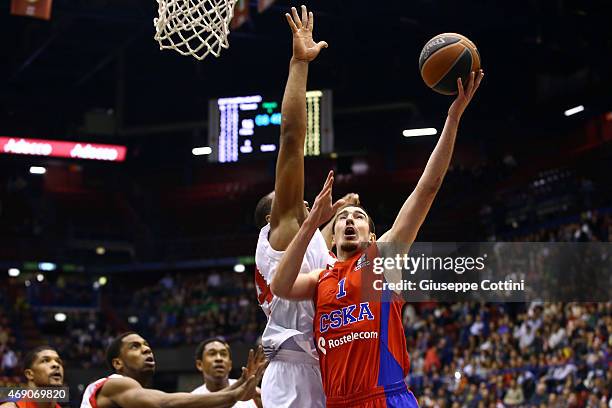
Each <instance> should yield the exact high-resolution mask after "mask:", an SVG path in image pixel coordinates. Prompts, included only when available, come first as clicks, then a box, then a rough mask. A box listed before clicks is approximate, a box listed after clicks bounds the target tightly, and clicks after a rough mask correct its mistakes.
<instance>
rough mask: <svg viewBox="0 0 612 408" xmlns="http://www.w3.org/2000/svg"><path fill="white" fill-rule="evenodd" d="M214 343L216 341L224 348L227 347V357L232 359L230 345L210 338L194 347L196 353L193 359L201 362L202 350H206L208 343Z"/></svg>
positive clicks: (215, 338)
mask: <svg viewBox="0 0 612 408" xmlns="http://www.w3.org/2000/svg"><path fill="white" fill-rule="evenodd" d="M215 341H218V342H219V343H221V344H223V345H224V346H225V347H227V351H228V352H229V356H230V358H232V349H231V348H230V345H229V343H228V342H227V341H225V340H223V339H222V338H220V337H211V338H209V339H206V340H204V341H202V342H200V344H198V347H196V351H195V359H196V360H202V353H204V348H206V345H207V344H209V343H213V342H215Z"/></svg>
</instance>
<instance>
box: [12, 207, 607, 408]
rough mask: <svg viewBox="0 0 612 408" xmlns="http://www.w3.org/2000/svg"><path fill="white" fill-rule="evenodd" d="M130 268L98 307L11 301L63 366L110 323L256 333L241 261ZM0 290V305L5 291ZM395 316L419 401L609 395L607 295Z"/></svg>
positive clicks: (596, 401) (251, 290) (594, 216)
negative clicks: (183, 268)
mask: <svg viewBox="0 0 612 408" xmlns="http://www.w3.org/2000/svg"><path fill="white" fill-rule="evenodd" d="M611 225H612V224H611V222H610V216H609V215H608V214H602V213H597V212H585V213H583V214H581V215H580V217H579V219H578V220H573V221H572V222H570V223H567V224H562V225H559V226H557V227H555V228H552V229H542V230H537V231H535V232H529V233H528V234H525V235H522V236H519V237H517V238H516V240H519V241H527V240H531V241H533V240H539V241H574V242H589V241H591V242H593V241H595V242H596V241H609V240H610V236H611V233H612V228H611ZM130 279H131V280H133V277H130V276H122V275H120V274H119V275H113V276H111V277H110V278H109V283H108V284H107V285H106V286H104V287H100V286H98V287H97V288H96V289H95V290H96V291H98V292H99V293H100V297H99V303H97V306H96V307H84V308H80V309H74V310H72V311H67V312H66V314H67V315H68V318H67V319H66V321H65V322H57V321H55V318H54V312H53V308H51V309H46V308H43V309H37V308H35V307H34V306H35V305H33V304H30V305H24V304H23V300H21V301H20V302H18V303H19V304H21V307H30V308H32V311H33V313H32V316H33V318H34V319H35V323H36V326H37V327H38V328H39V329H40V330H41V335H42V339H43V340H44V341H47V342H49V343H50V344H52V345H54V346H56V347H57V348H58V350H59V352H60V354H61V355H62V357H63V358H64V359H65V361H66V362H67V363H68V364H69V365H72V366H79V367H84V368H86V367H102V366H103V365H104V358H103V351H104V349H105V348H106V346H107V345H108V343H109V341H110V339H111V338H112V337H113V335H115V334H117V332H118V331H124V330H135V331H138V332H139V333H142V334H143V335H144V336H145V337H146V338H147V339H148V340H149V341H150V342H151V344H152V345H153V346H154V347H174V346H179V345H193V344H195V343H197V342H199V341H201V339H203V338H207V337H210V336H222V337H225V338H227V339H228V341H229V342H230V343H231V342H232V341H233V340H238V339H240V340H241V341H243V342H246V343H247V344H255V343H256V342H257V341H258V338H259V336H260V335H261V332H262V330H263V328H264V326H265V316H264V315H263V313H262V312H261V311H260V310H259V308H258V306H257V301H256V297H255V295H254V294H255V287H254V284H253V280H252V271H251V273H249V270H248V269H247V272H246V273H242V274H239V273H235V272H230V271H222V270H208V271H200V272H184V273H175V274H166V275H165V276H159V277H158V278H155V279H154V280H149V281H148V282H149V283H146V284H142V285H141V286H140V288H138V289H136V290H134V287H133V285H132V286H130V285H129V284H126V283H127V281H128V280H130ZM36 285H38V286H36ZM45 287H46V288H54V285H50V284H49V283H48V282H45V283H40V284H39V283H37V282H34V283H32V286H31V287H29V288H27V290H29V291H30V294H32V293H37V294H38V295H37V297H39V298H40V299H47V300H46V301H45V302H46V303H45V302H43V303H44V305H43V306H46V307H49V306H51V307H52V306H53V302H54V301H53V299H54V298H53V296H47V297H45V296H42V295H41V293H43V292H44V290H43V289H44V288H45ZM71 287H73V288H77V289H78V293H81V292H82V291H83V286H82V285H80V286H79V285H77V284H75V283H74V282H72V281H71V282H69V284H65V285H63V289H62V290H67V288H71ZM23 290H24V291H26V288H24V289H23ZM92 290H93V289H92ZM41 296H42V297H41ZM61 298H62V299H63V298H64V295H62V296H61ZM93 298H96V297H92V299H93ZM2 299H3V302H4V303H3V307H4V306H6V308H5V310H9V311H10V306H11V305H10V304H9V303H8V300H7V299H8V297H7V293H6V291H3V297H2ZM39 306H40V305H39ZM64 306H65V305H64ZM88 306H91V305H89V304H88ZM13 323H14V322H11V321H10V313H5V314H1V315H0V361H1V364H2V372H3V375H5V376H6V375H15V374H18V370H19V367H18V363H17V362H18V359H19V356H20V355H21V353H22V352H23V351H24V350H21V349H20V347H19V344H20V343H19V341H16V340H15V336H14V333H13V332H12V330H13V329H12V326H13ZM404 326H405V333H406V337H407V340H408V350H409V352H410V356H411V373H410V375H409V377H408V381H409V384H410V386H411V388H412V389H413V390H414V392H415V394H416V395H417V396H418V397H419V402H420V405H421V406H422V407H440V408H444V407H448V408H452V407H467V408H480V407H495V408H498V407H523V406H525V407H537V408H540V407H553V408H556V407H558V408H561V407H571V408H579V407H587V408H594V407H598V408H602V407H604V406H607V405H606V404H608V403H609V401H610V398H611V396H612V395H611V391H612V360H611V355H610V352H611V348H612V302H607V303H559V302H546V303H544V302H532V303H474V302H458V303H447V304H446V303H445V304H442V303H416V304H409V305H408V306H407V307H406V309H405V311H404Z"/></svg>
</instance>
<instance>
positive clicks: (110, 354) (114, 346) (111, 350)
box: [105, 331, 138, 372]
mask: <svg viewBox="0 0 612 408" xmlns="http://www.w3.org/2000/svg"><path fill="white" fill-rule="evenodd" d="M130 334H138V333H136V332H133V331H129V332H125V333H121V334H120V335H119V336H117V337H115V338H114V339H113V341H111V342H110V344H109V345H108V348H107V349H106V356H105V360H106V364H107V365H108V367H109V368H110V369H111V370H113V372H114V371H115V367H113V360H114V359H115V358H117V357H119V354H120V353H121V344H122V343H123V339H124V338H126V337H127V336H129V335H130Z"/></svg>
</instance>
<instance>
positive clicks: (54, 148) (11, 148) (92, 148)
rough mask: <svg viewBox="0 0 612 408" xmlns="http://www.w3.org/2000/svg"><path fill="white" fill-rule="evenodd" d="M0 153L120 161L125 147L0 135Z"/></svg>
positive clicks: (124, 153)
mask: <svg viewBox="0 0 612 408" xmlns="http://www.w3.org/2000/svg"><path fill="white" fill-rule="evenodd" d="M0 153H4V154H27V155H34V156H47V157H67V158H71V159H87V160H105V161H116V162H122V161H124V160H125V156H126V153H127V148H126V147H125V146H118V145H107V144H98V143H88V142H80V143H77V142H65V141H59V140H45V139H26V138H23V137H0Z"/></svg>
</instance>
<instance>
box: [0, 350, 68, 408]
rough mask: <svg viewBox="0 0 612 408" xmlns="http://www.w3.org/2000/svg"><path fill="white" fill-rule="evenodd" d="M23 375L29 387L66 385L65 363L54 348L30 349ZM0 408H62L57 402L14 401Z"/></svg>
mask: <svg viewBox="0 0 612 408" xmlns="http://www.w3.org/2000/svg"><path fill="white" fill-rule="evenodd" d="M23 367H24V370H23V375H24V376H25V378H26V380H27V381H28V388H42V387H45V388H48V387H61V386H62V385H64V363H63V361H62V359H61V358H60V356H59V355H58V354H57V351H55V349H54V348H52V347H49V346H40V347H36V348H35V349H33V350H31V351H29V352H28V353H27V354H26V355H25V357H24V359H23ZM0 408H61V407H60V405H59V404H58V403H57V402H33V401H26V400H20V401H12V402H5V403H3V404H0Z"/></svg>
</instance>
